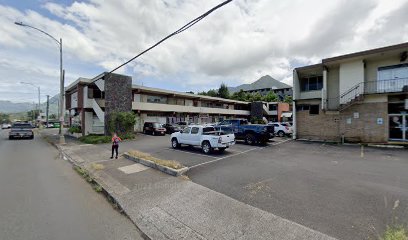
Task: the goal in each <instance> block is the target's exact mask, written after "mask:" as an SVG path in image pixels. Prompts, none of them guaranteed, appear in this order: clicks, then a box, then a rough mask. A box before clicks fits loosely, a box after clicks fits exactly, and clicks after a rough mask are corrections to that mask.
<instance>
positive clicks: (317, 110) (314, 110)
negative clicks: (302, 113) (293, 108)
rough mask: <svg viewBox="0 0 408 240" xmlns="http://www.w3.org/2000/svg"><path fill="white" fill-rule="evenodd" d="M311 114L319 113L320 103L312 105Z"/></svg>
mask: <svg viewBox="0 0 408 240" xmlns="http://www.w3.org/2000/svg"><path fill="white" fill-rule="evenodd" d="M309 114H310V115H319V105H310V108H309Z"/></svg>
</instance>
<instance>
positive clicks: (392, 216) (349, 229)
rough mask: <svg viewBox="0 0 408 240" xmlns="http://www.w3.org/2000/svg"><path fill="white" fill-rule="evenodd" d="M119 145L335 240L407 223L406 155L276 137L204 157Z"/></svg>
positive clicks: (161, 144)
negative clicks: (184, 170)
mask: <svg viewBox="0 0 408 240" xmlns="http://www.w3.org/2000/svg"><path fill="white" fill-rule="evenodd" d="M122 145H123V147H122V150H124V149H137V150H140V151H143V152H147V153H150V154H152V155H153V156H156V157H159V158H162V159H168V160H177V161H179V162H181V163H183V164H184V165H186V166H189V167H190V168H191V169H190V171H189V172H188V173H187V175H188V176H189V178H190V179H191V180H192V181H194V182H195V183H198V184H200V185H203V186H205V187H208V188H210V189H213V190H215V191H218V192H220V193H223V194H226V195H228V196H230V197H232V198H235V199H237V200H238V201H241V202H244V203H247V204H249V205H252V206H255V207H258V208H260V209H262V210H265V211H268V212H271V213H273V214H276V215H278V216H281V217H283V218H286V219H289V220H291V221H294V222H297V223H299V224H302V225H305V226H307V227H309V228H312V229H315V230H317V231H320V232H323V233H326V234H328V235H331V236H334V237H336V238H339V239H378V236H379V235H380V234H381V233H382V232H383V231H384V229H385V228H386V226H387V225H390V224H392V223H401V224H406V223H407V222H408V174H407V173H408V151H407V150H406V149H379V148H367V147H366V148H364V149H362V148H361V147H360V146H358V145H354V146H339V145H328V144H322V143H311V142H299V141H292V140H290V139H289V138H275V139H274V140H273V141H271V142H270V143H268V144H267V145H266V146H249V145H245V144H243V143H237V144H236V145H234V146H233V147H231V148H230V149H227V150H226V151H225V152H224V153H217V152H215V153H214V154H212V155H204V154H203V153H202V152H201V151H200V149H199V148H189V147H183V148H181V149H176V150H175V149H172V148H171V146H170V139H169V136H168V135H166V136H147V135H139V137H138V139H137V140H136V141H132V142H124V143H123V144H122Z"/></svg>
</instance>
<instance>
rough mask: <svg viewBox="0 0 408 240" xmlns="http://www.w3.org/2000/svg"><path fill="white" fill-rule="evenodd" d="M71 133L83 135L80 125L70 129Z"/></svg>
mask: <svg viewBox="0 0 408 240" xmlns="http://www.w3.org/2000/svg"><path fill="white" fill-rule="evenodd" d="M68 132H69V133H71V134H72V133H82V130H81V127H80V126H78V125H74V126H72V127H70V128H69V129H68Z"/></svg>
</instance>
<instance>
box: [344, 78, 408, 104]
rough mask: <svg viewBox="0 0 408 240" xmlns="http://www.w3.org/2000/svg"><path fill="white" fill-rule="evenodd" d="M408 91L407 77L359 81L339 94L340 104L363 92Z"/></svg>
mask: <svg viewBox="0 0 408 240" xmlns="http://www.w3.org/2000/svg"><path fill="white" fill-rule="evenodd" d="M398 92H408V78H395V79H387V80H378V81H368V82H361V83H358V84H356V85H355V86H353V87H352V88H350V89H349V90H347V91H346V92H345V93H343V94H342V95H341V96H340V104H347V103H349V102H351V101H353V100H355V99H357V98H358V97H359V96H361V95H363V94H376V93H398Z"/></svg>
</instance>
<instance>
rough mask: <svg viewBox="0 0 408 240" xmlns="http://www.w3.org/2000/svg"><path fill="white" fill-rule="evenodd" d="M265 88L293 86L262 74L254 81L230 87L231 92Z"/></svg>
mask: <svg viewBox="0 0 408 240" xmlns="http://www.w3.org/2000/svg"><path fill="white" fill-rule="evenodd" d="M263 88H272V89H281V88H291V86H289V85H287V84H285V83H283V82H281V81H278V80H276V79H274V78H273V77H271V76H269V75H265V76H262V77H261V78H259V79H258V80H256V81H254V82H253V83H246V84H241V85H239V86H236V87H228V90H229V91H230V93H234V92H239V91H240V90H241V89H242V90H244V91H249V90H255V89H263Z"/></svg>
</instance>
